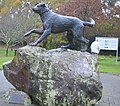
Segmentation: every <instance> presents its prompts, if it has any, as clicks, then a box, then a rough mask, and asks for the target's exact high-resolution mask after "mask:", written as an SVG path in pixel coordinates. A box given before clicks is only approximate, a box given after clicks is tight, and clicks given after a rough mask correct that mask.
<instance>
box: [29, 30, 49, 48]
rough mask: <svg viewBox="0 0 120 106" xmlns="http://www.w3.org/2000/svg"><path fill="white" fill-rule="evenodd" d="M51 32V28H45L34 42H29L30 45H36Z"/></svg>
mask: <svg viewBox="0 0 120 106" xmlns="http://www.w3.org/2000/svg"><path fill="white" fill-rule="evenodd" d="M50 33H51V29H48V30H45V31H44V33H43V34H42V35H41V37H40V38H39V39H38V40H37V41H36V42H34V43H31V44H30V46H37V44H38V43H40V42H42V41H43V40H44V39H45V38H46V37H47V36H49V35H50Z"/></svg>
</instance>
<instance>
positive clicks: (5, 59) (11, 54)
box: [0, 48, 14, 70]
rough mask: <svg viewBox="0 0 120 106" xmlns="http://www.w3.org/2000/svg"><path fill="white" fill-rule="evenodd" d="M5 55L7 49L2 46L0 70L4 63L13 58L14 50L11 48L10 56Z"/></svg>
mask: <svg viewBox="0 0 120 106" xmlns="http://www.w3.org/2000/svg"><path fill="white" fill-rule="evenodd" d="M5 55H6V51H5V49H2V48H0V70H2V65H3V63H4V62H8V61H11V60H12V59H13V56H14V51H13V50H9V52H8V56H7V57H6V56H5Z"/></svg>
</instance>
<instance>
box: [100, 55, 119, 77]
mask: <svg viewBox="0 0 120 106" xmlns="http://www.w3.org/2000/svg"><path fill="white" fill-rule="evenodd" d="M99 66H100V72H102V73H112V74H119V75H120V61H118V63H117V64H116V57H115V56H99Z"/></svg>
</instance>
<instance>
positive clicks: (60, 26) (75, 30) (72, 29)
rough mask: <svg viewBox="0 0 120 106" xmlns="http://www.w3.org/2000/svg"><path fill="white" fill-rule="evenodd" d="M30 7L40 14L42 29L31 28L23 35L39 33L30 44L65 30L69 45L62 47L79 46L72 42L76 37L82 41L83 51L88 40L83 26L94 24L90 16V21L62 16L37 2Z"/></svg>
mask: <svg viewBox="0 0 120 106" xmlns="http://www.w3.org/2000/svg"><path fill="white" fill-rule="evenodd" d="M32 9H33V11H34V12H35V13H37V14H39V15H40V17H41V20H42V23H43V29H42V30H38V29H33V30H31V31H29V32H27V33H26V34H25V35H24V36H25V37H26V36H28V35H30V34H31V33H37V34H39V35H41V37H40V38H39V39H38V40H37V41H36V42H35V43H32V44H30V45H31V46H36V45H37V44H38V43H40V42H42V41H43V40H44V39H45V38H46V37H47V36H49V35H50V34H51V33H53V34H56V33H61V32H65V31H67V39H68V42H69V45H67V46H63V48H69V49H75V48H74V47H75V46H79V45H76V44H75V42H74V39H77V40H78V41H79V42H81V43H84V45H85V47H84V51H86V50H87V46H88V44H89V40H87V39H86V38H84V37H83V27H84V26H90V27H92V26H94V25H95V21H94V20H93V19H92V18H90V22H85V21H82V20H80V19H79V18H76V17H71V16H63V15H60V14H57V13H54V12H52V11H51V10H50V9H49V8H48V7H47V6H46V5H45V4H44V3H37V4H36V5H35V6H34V7H33V8H32Z"/></svg>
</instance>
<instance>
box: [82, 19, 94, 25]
mask: <svg viewBox="0 0 120 106" xmlns="http://www.w3.org/2000/svg"><path fill="white" fill-rule="evenodd" d="M83 25H84V26H90V27H93V26H94V25H95V21H94V20H93V19H92V18H90V21H89V22H86V21H83Z"/></svg>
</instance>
